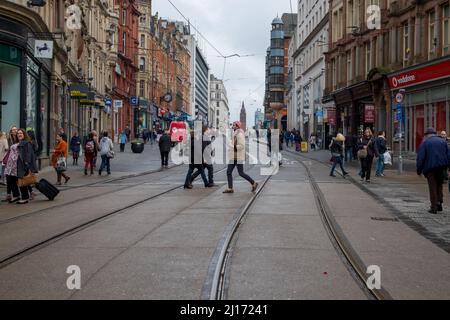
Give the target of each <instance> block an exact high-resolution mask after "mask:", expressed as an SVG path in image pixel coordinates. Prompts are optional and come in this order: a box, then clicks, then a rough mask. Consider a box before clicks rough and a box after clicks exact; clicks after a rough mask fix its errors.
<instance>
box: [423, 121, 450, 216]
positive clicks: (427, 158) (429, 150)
mask: <svg viewBox="0 0 450 320" xmlns="http://www.w3.org/2000/svg"><path fill="white" fill-rule="evenodd" d="M449 165H450V148H449V147H448V146H447V143H446V142H445V141H444V140H443V139H442V138H441V137H438V136H437V135H436V130H434V129H433V128H428V129H427V131H426V132H425V139H424V141H423V142H422V144H421V145H420V148H419V152H418V154H417V161H416V168H417V174H418V175H421V174H423V175H424V176H425V177H426V178H427V180H428V188H429V190H430V201H431V209H430V210H429V211H428V212H429V213H433V214H437V213H438V212H441V211H443V209H442V204H443V202H444V197H443V192H442V185H443V184H444V174H445V172H446V170H448V167H449Z"/></svg>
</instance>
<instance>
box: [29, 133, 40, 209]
mask: <svg viewBox="0 0 450 320" xmlns="http://www.w3.org/2000/svg"><path fill="white" fill-rule="evenodd" d="M27 135H28V137H29V139H30V143H31V146H32V147H33V152H34V156H35V159H38V158H39V153H40V150H39V144H38V142H37V140H36V134H35V133H34V131H33V130H28V131H27ZM28 192H29V194H30V200H33V199H34V197H35V193H34V192H33V187H32V186H28Z"/></svg>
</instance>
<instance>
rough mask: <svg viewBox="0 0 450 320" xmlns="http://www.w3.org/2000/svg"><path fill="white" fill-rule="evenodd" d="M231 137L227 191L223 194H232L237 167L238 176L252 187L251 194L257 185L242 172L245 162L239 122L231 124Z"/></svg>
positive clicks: (243, 142) (242, 133)
mask: <svg viewBox="0 0 450 320" xmlns="http://www.w3.org/2000/svg"><path fill="white" fill-rule="evenodd" d="M233 131H234V132H233V136H232V142H231V145H229V146H228V159H229V163H228V168H227V180H228V189H226V190H225V191H224V192H223V193H233V192H234V189H233V170H234V168H235V167H237V169H238V172H239V175H240V176H241V177H242V178H244V179H245V180H247V181H248V182H249V183H250V184H251V185H252V192H255V191H256V189H257V188H258V183H257V182H255V181H254V180H253V179H252V178H251V177H249V176H248V175H247V174H245V172H244V162H245V135H244V132H243V131H242V129H241V122H240V121H235V122H233Z"/></svg>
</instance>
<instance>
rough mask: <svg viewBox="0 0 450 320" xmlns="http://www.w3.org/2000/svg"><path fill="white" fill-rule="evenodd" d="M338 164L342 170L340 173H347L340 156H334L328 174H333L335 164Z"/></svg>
mask: <svg viewBox="0 0 450 320" xmlns="http://www.w3.org/2000/svg"><path fill="white" fill-rule="evenodd" d="M338 164H339V166H340V167H341V170H342V174H343V175H345V174H347V172H346V171H345V169H344V165H343V163H342V156H337V157H336V156H335V157H334V160H333V166H332V167H331V171H330V176H333V174H334V169H336V166H337V165H338Z"/></svg>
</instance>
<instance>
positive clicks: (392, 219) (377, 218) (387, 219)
mask: <svg viewBox="0 0 450 320" xmlns="http://www.w3.org/2000/svg"><path fill="white" fill-rule="evenodd" d="M370 219H372V220H375V221H391V222H398V219H397V218H381V217H370Z"/></svg>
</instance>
